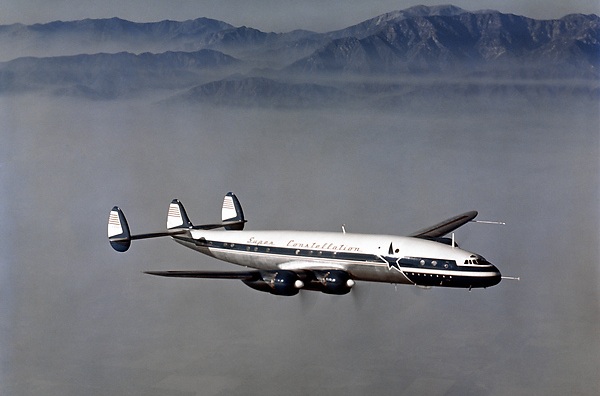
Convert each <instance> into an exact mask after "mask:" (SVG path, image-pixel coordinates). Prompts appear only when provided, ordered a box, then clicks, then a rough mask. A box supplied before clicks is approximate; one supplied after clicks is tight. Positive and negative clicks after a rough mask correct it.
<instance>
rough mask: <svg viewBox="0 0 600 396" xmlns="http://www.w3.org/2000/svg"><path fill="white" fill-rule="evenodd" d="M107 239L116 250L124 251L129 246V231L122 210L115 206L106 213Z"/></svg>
mask: <svg viewBox="0 0 600 396" xmlns="http://www.w3.org/2000/svg"><path fill="white" fill-rule="evenodd" d="M108 240H109V241H110V246H112V247H113V249H115V250H116V251H117V252H126V251H127V249H129V246H131V233H130V232H129V225H128V224H127V219H125V215H124V214H123V211H122V210H121V209H119V207H118V206H115V207H113V208H112V210H111V211H110V214H109V215H108Z"/></svg>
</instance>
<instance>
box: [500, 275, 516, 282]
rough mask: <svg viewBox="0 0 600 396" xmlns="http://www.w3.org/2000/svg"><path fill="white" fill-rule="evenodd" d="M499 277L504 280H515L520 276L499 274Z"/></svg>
mask: <svg viewBox="0 0 600 396" xmlns="http://www.w3.org/2000/svg"><path fill="white" fill-rule="evenodd" d="M500 278H501V279H506V280H516V281H520V280H521V277H520V276H501V277H500Z"/></svg>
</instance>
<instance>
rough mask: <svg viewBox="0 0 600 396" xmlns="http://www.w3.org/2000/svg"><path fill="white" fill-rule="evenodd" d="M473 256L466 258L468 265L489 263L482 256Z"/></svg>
mask: <svg viewBox="0 0 600 396" xmlns="http://www.w3.org/2000/svg"><path fill="white" fill-rule="evenodd" d="M471 257H472V258H470V259H467V260H465V264H466V265H489V262H488V261H487V260H486V259H485V258H483V257H482V256H478V257H476V256H471Z"/></svg>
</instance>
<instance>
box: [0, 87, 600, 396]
mask: <svg viewBox="0 0 600 396" xmlns="http://www.w3.org/2000/svg"><path fill="white" fill-rule="evenodd" d="M436 103H437V102H436ZM553 103H555V102H553ZM471 105H472V104H471ZM0 116H1V117H0V120H1V121H0V122H1V125H0V136H1V141H2V144H1V145H0V158H1V161H0V185H1V186H2V188H1V189H0V194H1V200H0V213H1V214H2V219H3V222H2V231H1V236H0V252H1V253H0V260H1V261H0V393H1V394H6V395H17V394H45V395H82V394H87V395H117V394H121V395H125V394H127V395H195V394H198V395H224V394H227V395H248V394H261V395H280V394H287V395H304V394H309V393H317V394H329V395H364V394H367V393H373V394H384V393H386V394H390V393H392V392H393V393H394V394H405V395H413V394H438V395H465V394H488V395H514V394H564V393H567V392H568V393H572V394H589V395H591V394H595V392H597V390H598V389H600V379H599V377H598V369H597V368H598V366H599V364H600V317H599V308H600V302H599V288H598V285H599V281H600V279H599V273H598V272H599V271H598V256H599V251H598V246H599V244H598V242H600V241H599V235H600V234H599V207H598V202H599V198H600V196H599V195H600V194H599V187H598V186H599V183H598V182H599V178H598V175H599V172H598V171H599V168H600V164H599V158H600V156H599V154H600V152H599V151H600V149H599V133H598V131H599V127H600V121H599V114H598V106H597V103H581V102H565V103H563V104H561V105H555V104H552V105H548V107H545V108H544V107H541V106H537V105H535V104H524V103H522V102H519V103H518V104H512V103H511V102H510V101H505V102H503V103H495V102H493V101H491V102H490V101H488V102H486V103H482V104H481V105H480V106H479V107H467V106H461V105H460V104H455V105H452V106H444V107H440V108H433V107H424V108H422V109H421V110H418V111H415V109H411V111H403V110H402V108H398V109H397V110H395V111H386V112H373V111H366V110H364V111H361V110H356V109H353V110H352V111H347V110H344V109H339V108H338V109H335V110H330V111H327V110H326V109H323V110H302V111H296V110H262V109H252V110H244V109H239V108H220V109H215V108H209V107H201V106H187V105H186V106H183V107H175V106H166V105H156V104H150V103H146V102H144V101H131V102H125V101H114V102H92V101H76V100H73V99H64V100H63V99H61V100H56V99H49V98H40V97H33V96H19V97H13V98H2V99H0ZM227 191H234V192H235V193H236V194H237V195H238V197H239V198H240V200H241V203H242V205H243V206H244V210H245V213H246V216H247V218H248V219H249V223H248V229H302V230H319V231H336V230H339V229H340V225H341V224H346V228H347V229H348V230H349V231H350V232H361V233H381V234H397V235H406V234H409V233H410V232H412V231H415V230H418V229H420V228H423V227H425V226H428V225H431V224H434V223H436V222H438V221H441V220H443V219H445V218H447V217H449V216H452V215H454V214H457V213H461V212H463V211H466V210H472V209H475V210H479V212H480V218H481V219H487V220H501V221H505V222H506V223H507V225H506V226H489V225H477V224H470V225H467V226H465V227H464V228H462V229H460V230H459V231H458V232H457V235H456V237H457V240H458V242H459V243H460V244H461V246H462V247H464V248H466V249H469V250H472V251H475V252H478V253H480V254H482V255H484V256H485V257H486V258H487V259H488V260H490V261H491V262H493V263H494V264H495V265H497V266H498V267H499V268H500V270H501V271H502V272H503V274H505V275H513V276H520V277H521V278H522V280H521V281H520V282H511V281H503V282H502V283H501V284H500V285H498V286H495V287H493V288H490V289H488V290H474V291H472V292H470V293H469V292H468V291H466V290H451V289H442V288H437V289H432V290H421V289H417V288H414V287H410V286H398V287H397V289H396V288H395V287H394V286H393V285H385V284H368V283H360V284H358V285H357V288H356V290H355V291H353V293H352V294H351V295H348V296H327V295H323V294H317V293H311V292H303V293H301V295H300V296H298V297H297V298H294V297H292V298H290V297H276V296H272V295H268V294H264V293H260V292H257V291H254V290H251V289H249V288H247V287H246V286H244V285H243V284H242V283H241V282H238V281H226V280H225V281H218V280H190V279H180V280H175V279H161V278H153V277H151V276H148V275H144V274H142V273H141V271H143V270H152V269H224V270H225V269H234V268H235V267H234V266H232V265H229V264H226V263H221V262H218V261H215V260H213V259H210V258H208V257H205V256H201V255H199V254H197V253H195V252H193V251H190V250H186V249H185V248H183V247H181V246H179V245H177V244H175V243H173V242H172V241H170V240H168V239H165V240H154V241H137V242H136V243H134V244H133V246H132V248H131V250H130V251H129V252H128V253H126V254H118V253H116V252H114V251H113V250H112V249H111V248H110V246H109V244H108V241H107V240H106V221H107V217H108V211H109V210H110V208H112V206H113V205H119V206H120V207H121V208H122V209H123V210H124V212H125V214H126V215H127V217H128V220H129V224H130V226H131V229H132V231H133V232H150V231H159V230H161V229H162V227H164V220H165V216H166V211H167V206H168V203H169V202H170V200H171V199H172V198H179V199H181V201H182V202H183V203H184V204H185V205H186V208H187V209H188V214H189V215H190V217H191V219H192V221H197V222H202V221H214V220H217V219H218V218H219V217H218V216H219V215H220V204H221V200H222V196H223V194H225V193H226V192H227Z"/></svg>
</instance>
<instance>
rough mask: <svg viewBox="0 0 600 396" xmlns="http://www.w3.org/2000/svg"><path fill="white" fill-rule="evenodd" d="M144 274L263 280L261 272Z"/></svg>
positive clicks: (146, 272)
mask: <svg viewBox="0 0 600 396" xmlns="http://www.w3.org/2000/svg"><path fill="white" fill-rule="evenodd" d="M144 273H145V274H148V275H156V276H166V277H169V278H207V279H239V280H246V281H255V280H259V279H261V275H260V272H259V271H227V272H226V271H144Z"/></svg>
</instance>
